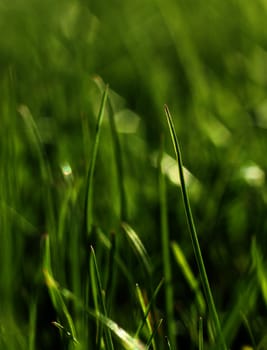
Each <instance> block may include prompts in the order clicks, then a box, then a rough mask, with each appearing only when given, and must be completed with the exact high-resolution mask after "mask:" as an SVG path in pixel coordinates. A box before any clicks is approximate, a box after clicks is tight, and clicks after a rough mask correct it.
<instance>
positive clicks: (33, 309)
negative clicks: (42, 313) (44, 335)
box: [28, 300, 37, 350]
mask: <svg viewBox="0 0 267 350" xmlns="http://www.w3.org/2000/svg"><path fill="white" fill-rule="evenodd" d="M36 319H37V302H36V300H34V301H33V303H32V304H31V306H30V322H29V345H28V348H29V350H35V339H36Z"/></svg>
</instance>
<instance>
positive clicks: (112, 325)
mask: <svg viewBox="0 0 267 350" xmlns="http://www.w3.org/2000/svg"><path fill="white" fill-rule="evenodd" d="M90 314H91V315H93V313H90ZM94 316H95V317H97V318H98V319H99V321H100V322H101V323H102V324H103V325H105V326H106V327H107V328H108V329H109V330H111V331H112V333H114V334H115V335H116V337H117V338H118V339H119V341H120V343H121V345H122V346H123V347H124V349H125V350H147V348H146V347H145V346H144V344H142V343H141V341H139V340H138V339H135V338H134V337H132V336H131V335H130V334H129V333H128V332H126V331H125V330H124V329H123V328H121V327H120V326H118V324H117V323H116V322H114V321H113V320H111V319H110V318H108V317H106V316H104V315H102V314H98V315H94Z"/></svg>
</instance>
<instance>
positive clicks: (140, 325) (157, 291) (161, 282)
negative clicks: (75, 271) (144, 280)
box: [135, 279, 164, 338]
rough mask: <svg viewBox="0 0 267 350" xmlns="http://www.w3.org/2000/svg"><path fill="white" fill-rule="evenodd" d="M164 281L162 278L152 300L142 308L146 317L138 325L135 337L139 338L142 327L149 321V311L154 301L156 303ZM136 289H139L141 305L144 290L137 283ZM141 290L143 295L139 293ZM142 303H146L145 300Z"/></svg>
mask: <svg viewBox="0 0 267 350" xmlns="http://www.w3.org/2000/svg"><path fill="white" fill-rule="evenodd" d="M163 283H164V280H163V279H162V280H161V281H160V282H159V285H158V286H157V288H156V289H155V291H154V293H153V295H152V298H151V300H150V302H149V303H148V305H147V306H145V308H142V310H143V315H144V317H143V320H142V322H140V324H139V326H138V329H137V331H136V333H135V338H137V337H138V336H139V334H140V332H141V330H142V328H143V327H144V325H145V323H146V322H147V317H148V315H149V313H150V311H151V309H152V306H153V303H154V301H155V299H156V297H157V295H158V293H159V291H160V289H161V287H162V285H163ZM136 289H137V296H138V299H139V302H140V305H141V299H143V295H142V292H141V290H140V288H139V287H138V285H136ZM139 290H140V293H141V295H139ZM140 298H141V299H140ZM142 303H143V304H145V303H144V302H142ZM151 329H152V327H151Z"/></svg>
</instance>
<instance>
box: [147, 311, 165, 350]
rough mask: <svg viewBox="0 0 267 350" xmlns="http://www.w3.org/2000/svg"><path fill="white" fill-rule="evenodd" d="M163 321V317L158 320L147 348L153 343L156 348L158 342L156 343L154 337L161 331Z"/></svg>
mask: <svg viewBox="0 0 267 350" xmlns="http://www.w3.org/2000/svg"><path fill="white" fill-rule="evenodd" d="M162 322H163V318H161V319H159V320H158V322H157V324H156V326H155V328H154V330H153V333H152V334H151V335H150V337H149V339H148V341H147V343H146V346H147V349H150V347H151V345H152V348H153V349H156V344H155V341H154V338H155V335H156V334H157V332H158V331H159V329H160V326H161V324H162Z"/></svg>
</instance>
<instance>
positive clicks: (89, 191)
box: [84, 85, 108, 235]
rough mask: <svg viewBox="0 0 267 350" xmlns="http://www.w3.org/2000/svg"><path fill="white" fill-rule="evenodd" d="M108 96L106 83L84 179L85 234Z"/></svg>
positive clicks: (88, 228)
mask: <svg viewBox="0 0 267 350" xmlns="http://www.w3.org/2000/svg"><path fill="white" fill-rule="evenodd" d="M107 97H108V85H106V87H105V90H104V92H103V95H102V100H101V104H100V108H99V113H98V117H97V124H96V132H95V138H94V143H93V149H92V155H91V161H90V166H89V170H88V174H87V181H86V199H85V213H84V214H85V223H86V232H87V235H89V234H90V233H91V231H92V225H93V176H94V171H95V164H96V157H97V152H98V146H99V139H100V131H101V126H102V121H103V117H104V112H105V106H106V102H107Z"/></svg>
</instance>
